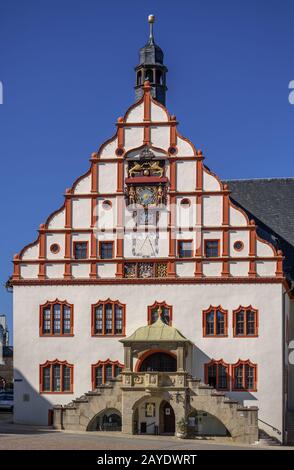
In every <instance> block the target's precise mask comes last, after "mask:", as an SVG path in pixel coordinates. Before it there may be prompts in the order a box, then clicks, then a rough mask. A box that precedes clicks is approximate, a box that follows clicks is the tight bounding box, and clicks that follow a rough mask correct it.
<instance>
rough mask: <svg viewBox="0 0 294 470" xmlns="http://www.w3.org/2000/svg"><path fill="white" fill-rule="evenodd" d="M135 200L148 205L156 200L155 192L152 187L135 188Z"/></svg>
mask: <svg viewBox="0 0 294 470" xmlns="http://www.w3.org/2000/svg"><path fill="white" fill-rule="evenodd" d="M137 200H138V203H139V204H142V206H148V205H149V204H154V203H155V202H156V193H155V190H154V188H150V187H146V188H137Z"/></svg>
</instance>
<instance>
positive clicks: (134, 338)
mask: <svg viewBox="0 0 294 470" xmlns="http://www.w3.org/2000/svg"><path fill="white" fill-rule="evenodd" d="M120 341H121V343H128V342H146V341H151V342H153V341H156V342H159V341H177V342H179V341H180V342H190V341H189V340H188V339H187V338H185V336H183V335H182V333H180V332H179V330H177V329H176V328H174V327H173V326H169V325H166V324H165V323H163V321H162V320H161V318H160V317H158V319H157V320H156V322H155V323H152V325H147V326H141V327H140V328H137V330H135V331H134V333H133V334H131V336H128V337H127V338H124V339H121V340H120Z"/></svg>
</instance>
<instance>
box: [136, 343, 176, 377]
mask: <svg viewBox="0 0 294 470" xmlns="http://www.w3.org/2000/svg"><path fill="white" fill-rule="evenodd" d="M176 371H177V357H176V355H175V354H173V353H171V352H170V351H165V350H162V349H157V350H151V351H147V352H145V353H144V354H143V355H142V356H141V357H140V359H139V360H138V362H137V364H136V372H176Z"/></svg>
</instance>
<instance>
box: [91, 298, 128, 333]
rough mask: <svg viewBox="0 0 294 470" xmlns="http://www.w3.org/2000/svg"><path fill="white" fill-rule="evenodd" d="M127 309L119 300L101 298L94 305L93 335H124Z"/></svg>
mask: <svg viewBox="0 0 294 470" xmlns="http://www.w3.org/2000/svg"><path fill="white" fill-rule="evenodd" d="M125 310H126V306H125V305H124V304H121V303H120V302H118V300H115V301H114V300H110V299H107V300H99V302H97V304H95V305H92V336H114V335H118V336H124V335H125V316H126V313H125Z"/></svg>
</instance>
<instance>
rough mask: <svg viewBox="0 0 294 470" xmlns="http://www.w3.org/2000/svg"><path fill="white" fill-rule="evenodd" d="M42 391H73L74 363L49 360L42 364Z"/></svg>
mask: <svg viewBox="0 0 294 470" xmlns="http://www.w3.org/2000/svg"><path fill="white" fill-rule="evenodd" d="M40 392H41V393H73V365H71V364H68V363H67V362H66V361H63V362H60V361H58V360H55V361H52V362H51V361H47V362H46V363H45V364H42V365H40Z"/></svg>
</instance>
